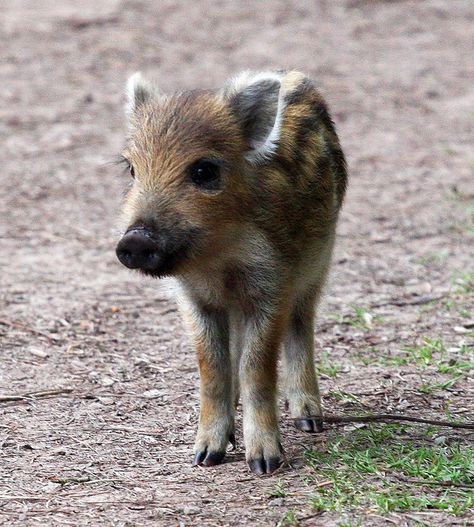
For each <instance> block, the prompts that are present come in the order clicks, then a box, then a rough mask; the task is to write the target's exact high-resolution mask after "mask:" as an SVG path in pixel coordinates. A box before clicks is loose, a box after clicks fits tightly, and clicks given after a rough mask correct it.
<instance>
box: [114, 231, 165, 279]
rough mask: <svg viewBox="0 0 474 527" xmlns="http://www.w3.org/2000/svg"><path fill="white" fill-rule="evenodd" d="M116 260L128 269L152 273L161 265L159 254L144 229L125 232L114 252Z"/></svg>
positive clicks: (154, 242) (155, 244)
mask: <svg viewBox="0 0 474 527" xmlns="http://www.w3.org/2000/svg"><path fill="white" fill-rule="evenodd" d="M115 252H116V254H117V258H118V259H119V260H120V262H121V263H123V265H125V267H128V268H129V269H143V270H146V271H153V270H154V269H156V268H157V267H158V266H159V265H160V263H161V259H162V256H161V252H160V250H159V246H158V244H157V242H156V241H155V240H153V238H152V237H151V234H150V233H149V232H148V231H147V230H146V229H132V230H130V231H128V232H126V233H125V234H124V235H123V237H122V239H121V240H120V241H119V243H118V245H117V249H116V250H115Z"/></svg>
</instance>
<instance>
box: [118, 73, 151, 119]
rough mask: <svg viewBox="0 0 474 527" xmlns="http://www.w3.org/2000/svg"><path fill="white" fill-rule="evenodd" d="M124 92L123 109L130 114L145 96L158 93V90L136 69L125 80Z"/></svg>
mask: <svg viewBox="0 0 474 527" xmlns="http://www.w3.org/2000/svg"><path fill="white" fill-rule="evenodd" d="M126 94H127V102H126V104H125V111H126V113H127V115H131V114H132V113H133V112H134V111H135V110H136V109H137V107H138V106H139V105H140V104H142V103H143V102H144V101H145V100H146V99H147V98H149V97H152V96H156V95H158V90H157V89H156V87H155V86H154V85H153V84H151V83H150V82H148V81H147V80H146V79H144V78H143V76H142V74H141V73H140V72H139V71H137V72H135V73H134V74H133V75H131V76H130V77H129V78H128V80H127V86H126Z"/></svg>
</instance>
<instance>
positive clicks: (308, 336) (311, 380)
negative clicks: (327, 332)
mask: <svg viewBox="0 0 474 527" xmlns="http://www.w3.org/2000/svg"><path fill="white" fill-rule="evenodd" d="M318 297H319V294H318V291H314V290H312V291H308V292H307V293H306V294H305V295H304V296H302V297H300V298H299V299H297V301H296V302H295V305H294V308H293V311H292V314H291V317H290V320H289V325H288V331H287V334H286V337H285V341H284V352H283V379H284V386H285V391H286V397H287V401H288V407H289V412H290V415H291V417H293V418H297V419H296V420H295V426H296V427H297V428H299V429H300V430H302V431H304V432H321V431H322V423H321V420H320V419H318V417H321V416H322V409H321V399H320V395H319V387H318V380H317V377H316V370H315V366H314V352H313V349H314V315H315V308H316V304H317V301H318Z"/></svg>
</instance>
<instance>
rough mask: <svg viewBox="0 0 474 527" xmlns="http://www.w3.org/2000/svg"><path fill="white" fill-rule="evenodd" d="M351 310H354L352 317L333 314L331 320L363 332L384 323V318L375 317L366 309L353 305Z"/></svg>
mask: <svg viewBox="0 0 474 527" xmlns="http://www.w3.org/2000/svg"><path fill="white" fill-rule="evenodd" d="M351 309H352V310H353V313H351V314H350V315H340V314H338V313H333V314H332V315H331V318H333V319H334V320H336V321H337V322H339V324H346V325H347V326H351V327H353V328H357V329H361V330H363V331H368V330H370V329H372V327H373V325H374V323H377V322H383V319H382V317H379V316H374V315H373V314H372V313H370V312H369V310H368V309H366V308H365V307H360V306H355V305H352V306H351Z"/></svg>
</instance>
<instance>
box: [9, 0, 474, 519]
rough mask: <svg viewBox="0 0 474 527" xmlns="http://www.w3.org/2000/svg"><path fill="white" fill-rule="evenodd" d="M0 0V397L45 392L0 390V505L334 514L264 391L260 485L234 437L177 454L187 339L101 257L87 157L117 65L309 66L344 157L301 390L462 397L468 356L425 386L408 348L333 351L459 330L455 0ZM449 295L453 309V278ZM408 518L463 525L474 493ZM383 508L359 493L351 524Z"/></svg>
mask: <svg viewBox="0 0 474 527" xmlns="http://www.w3.org/2000/svg"><path fill="white" fill-rule="evenodd" d="M0 3H1V11H2V14H1V16H0V42H1V46H0V50H1V51H0V56H1V60H0V72H1V79H2V82H1V83H0V136H1V142H0V152H1V159H2V170H1V171H0V185H1V194H0V195H1V202H0V204H1V216H0V267H1V274H0V280H1V290H0V354H1V355H0V358H1V366H0V395H2V396H7V395H12V394H16V395H18V394H27V393H30V392H38V391H43V390H55V389H61V390H62V391H60V392H59V393H52V394H51V395H50V396H45V395H43V396H39V397H37V398H32V397H29V398H26V399H22V400H17V401H6V400H3V402H1V403H0V474H1V476H0V524H2V525H9V526H13V525H111V526H112V525H113V526H132V525H133V526H141V525H219V526H221V525H275V524H276V523H277V522H278V520H279V518H280V517H281V515H282V514H283V513H284V512H285V511H286V510H288V509H293V510H295V511H297V513H298V517H299V518H300V524H301V525H324V526H330V525H337V524H338V522H339V521H341V518H342V516H341V515H338V514H336V513H325V514H323V515H315V511H314V510H312V509H311V507H310V505H309V503H308V497H309V496H310V495H311V486H309V485H308V484H307V483H305V478H304V476H305V474H307V472H308V469H307V468H306V467H305V466H304V464H303V462H302V460H301V453H302V451H303V450H304V448H307V447H310V446H316V447H318V445H319V446H321V445H324V441H325V440H326V437H327V436H326V434H321V435H318V436H315V437H308V436H306V435H300V434H298V433H297V432H296V431H294V430H293V429H292V427H291V426H290V424H289V423H288V421H287V420H285V417H286V416H285V413H284V411H283V410H282V429H283V434H284V447H285V449H286V451H287V457H288V464H287V465H286V466H285V467H284V468H283V469H282V470H281V472H280V474H279V475H278V476H277V477H279V478H280V479H281V480H282V481H283V482H284V484H285V488H286V490H287V495H286V497H285V498H284V499H271V498H270V497H269V496H270V494H271V491H272V490H273V489H274V488H275V483H276V478H265V479H260V480H259V479H257V478H255V477H252V476H251V474H250V473H249V472H248V470H247V468H246V466H245V463H244V462H243V459H244V455H243V450H242V445H241V443H240V444H239V446H238V448H237V451H236V452H235V453H231V454H230V455H229V456H228V462H227V463H225V464H224V465H222V466H220V467H216V468H212V469H201V468H197V469H193V468H191V466H190V459H191V450H192V444H193V439H194V433H195V429H196V420H197V405H198V399H197V384H198V375H197V370H196V364H195V360H194V357H193V351H192V349H191V347H190V342H189V339H188V338H187V336H186V335H185V333H184V332H183V329H182V324H181V322H180V320H179V317H178V314H177V312H176V309H175V306H174V304H173V302H172V301H171V300H169V299H167V296H166V294H165V292H164V291H163V289H162V288H161V287H160V284H159V283H158V282H157V281H151V280H145V279H140V278H138V277H136V276H134V275H133V274H131V273H129V272H127V271H126V270H125V269H123V268H121V266H120V264H119V263H118V262H117V261H116V258H115V255H114V245H115V241H116V240H117V236H118V231H117V229H116V227H115V225H116V214H117V211H118V206H119V202H120V197H121V193H122V190H123V188H124V187H125V185H126V184H127V176H126V175H124V174H122V173H121V172H120V169H119V168H117V167H116V166H114V165H112V164H109V161H111V160H113V159H114V156H115V155H116V154H118V152H119V150H120V147H121V145H122V142H123V137H124V118H123V114H122V105H123V86H124V81H125V79H126V77H127V75H128V74H130V73H132V72H133V71H135V70H142V71H143V72H145V73H148V74H150V75H151V76H153V77H155V78H156V79H157V81H158V83H159V84H160V86H161V87H162V89H163V90H164V91H166V90H175V89H182V88H190V87H196V86H200V87H209V86H217V85H220V84H221V83H222V82H223V81H224V79H226V78H227V77H228V76H229V75H231V74H233V73H235V72H236V71H239V70H242V69H246V68H254V69H257V68H278V69H279V68H282V67H293V68H300V69H302V70H304V71H306V72H307V73H309V74H310V75H311V76H312V77H313V78H315V79H316V80H317V81H318V83H319V84H320V87H321V90H322V91H323V93H324V94H325V96H326V97H327V99H328V101H329V103H330V106H331V107H332V109H333V115H334V118H335V120H336V124H337V126H338V130H339V132H340V136H341V141H342V144H343V146H344V148H345V151H346V153H347V157H348V162H349V167H350V172H351V186H350V191H349V194H348V197H347V202H346V206H345V209H344V213H343V215H342V218H341V223H340V228H339V242H338V248H337V254H336V258H335V264H334V273H333V279H332V284H331V287H330V289H329V291H328V295H327V299H326V303H325V307H324V308H323V309H322V312H321V316H320V329H319V331H318V336H317V342H318V348H319V349H320V350H324V351H326V352H328V353H329V354H330V357H331V359H332V360H334V361H335V362H338V363H341V364H343V365H344V367H343V369H342V371H341V372H340V373H339V375H338V376H337V377H336V378H335V379H332V378H330V377H328V376H324V375H323V377H322V380H321V387H322V392H323V396H324V403H325V407H326V409H327V410H328V411H331V412H344V411H345V410H346V409H345V408H344V407H343V405H342V403H341V402H340V401H338V400H336V399H335V398H332V397H330V396H329V395H328V393H329V391H331V390H335V389H340V390H345V391H349V392H352V393H355V394H358V397H360V398H361V399H362V400H363V401H364V403H365V405H366V406H367V408H368V409H369V410H371V411H386V410H391V411H395V410H398V411H404V412H406V413H409V414H411V415H424V416H438V417H443V416H444V414H445V410H446V408H447V407H448V406H449V410H450V412H451V415H466V413H467V414H468V415H469V414H470V415H471V416H472V415H473V412H472V410H473V408H474V379H473V377H472V376H470V377H469V376H467V377H466V378H465V379H463V380H462V382H460V383H458V384H457V385H456V388H453V389H452V390H450V391H446V392H442V393H441V394H440V395H437V396H431V397H427V396H421V395H420V394H419V392H417V390H415V389H413V388H414V386H416V385H417V383H419V374H418V373H416V372H414V371H413V370H411V369H410V368H409V367H405V368H396V369H394V370H391V369H390V368H386V367H385V368H384V367H382V366H381V365H380V364H372V365H369V366H363V365H361V363H360V362H357V360H356V359H355V357H356V356H357V354H358V353H365V352H366V350H367V349H368V348H369V347H373V346H377V347H379V348H380V349H381V350H382V351H383V352H384V353H386V354H390V353H392V352H396V351H397V350H399V349H400V348H401V347H402V346H404V345H410V344H413V343H414V342H416V341H417V340H419V339H420V338H422V337H423V336H426V335H428V336H432V337H440V338H443V339H444V341H445V342H446V343H447V345H457V344H459V343H460V342H461V341H465V340H466V339H467V336H466V334H467V332H468V329H466V328H468V327H469V324H468V323H472V319H473V317H472V312H471V318H469V317H468V318H466V317H465V316H464V317H461V316H460V314H459V313H458V312H457V311H456V310H447V309H444V308H443V304H442V300H443V298H444V297H445V296H446V295H448V294H449V292H450V291H452V289H453V284H455V282H456V277H459V276H460V274H459V273H460V272H463V271H464V272H466V271H469V270H470V271H471V273H472V271H473V270H474V269H473V256H474V254H473V252H474V251H473V245H474V244H473V236H472V232H473V230H472V206H473V205H472V203H473V198H474V178H473V166H474V157H473V151H472V137H473V135H472V134H473V103H474V90H473V83H472V59H469V57H472V56H474V8H473V4H472V2H471V1H470V0H456V1H451V2H450V1H448V0H444V1H442V0H427V1H425V2H419V1H391V2H388V1H375V0H374V1H372V2H369V1H364V0H337V1H334V2H332V1H327V0H321V1H318V2H315V1H309V0H308V1H305V0H303V1H298V2H297V1H295V0H285V1H283V0H282V1H280V0H268V1H262V2H252V3H251V2H245V1H243V0H239V1H234V2H225V1H217V0H214V1H211V0H204V1H196V2H179V3H178V2H176V1H171V0H160V2H152V1H146V2H145V1H138V0H129V1H125V0H103V1H102V2H97V1H92V0H77V1H75V2H73V1H71V0H66V1H64V2H62V3H59V2H55V1H53V0H41V1H39V2H32V1H28V0H2V1H1V2H0ZM420 297H428V299H431V300H433V303H431V304H421V305H420V304H418V303H417V300H419V299H420ZM463 301H464V307H465V309H467V310H470V309H472V306H473V301H472V295H470V296H469V295H467V296H465V298H464V300H463ZM397 304H398V305H397ZM352 305H356V306H363V307H365V308H367V309H369V310H370V311H371V312H372V313H373V314H374V315H376V316H379V317H383V320H384V322H383V323H380V324H377V325H374V327H373V328H372V329H371V330H370V331H365V332H364V331H361V330H360V329H358V328H356V327H353V326H351V325H348V324H340V323H338V322H337V320H336V319H335V318H334V316H333V314H334V313H337V314H340V315H341V314H342V315H345V314H349V313H351V311H352V308H351V306H352ZM67 390H69V391H67ZM239 426H240V425H239ZM239 430H240V428H239ZM68 478H69V479H68ZM71 478H73V479H71ZM74 478H75V480H74ZM61 482H62V484H61ZM397 517H398V518H399V519H400V521H399V523H397V522H398V520H397V519H396V518H397ZM396 518H395V519H393V518H392V519H391V520H390V521H392V522H395V523H397V524H398V525H408V524H409V522H410V521H411V520H409V518H408V517H405V516H403V515H399V516H396ZM423 518H425V520H424V521H429V522H430V525H436V524H439V525H447V524H452V525H455V524H457V522H460V523H459V525H462V524H463V523H462V522H470V521H471V520H472V522H473V523H468V524H469V525H474V514H473V517H472V518H471V519H469V517H465V518H464V519H462V520H461V519H460V520H456V519H453V518H451V517H447V516H444V515H443V514H439V513H438V514H433V516H432V517H429V518H430V519H429V520H426V518H427V516H424V517H423ZM386 521H389V520H386V519H384V518H381V517H380V516H378V515H377V514H375V513H374V514H372V513H370V511H367V513H366V516H365V519H364V525H386ZM464 524H466V523H464Z"/></svg>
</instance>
